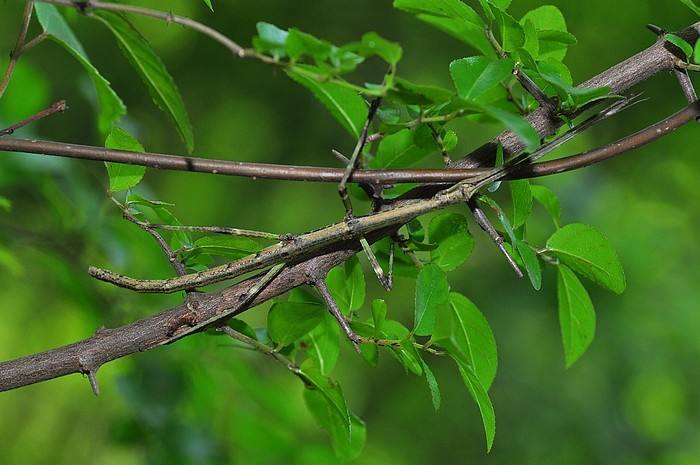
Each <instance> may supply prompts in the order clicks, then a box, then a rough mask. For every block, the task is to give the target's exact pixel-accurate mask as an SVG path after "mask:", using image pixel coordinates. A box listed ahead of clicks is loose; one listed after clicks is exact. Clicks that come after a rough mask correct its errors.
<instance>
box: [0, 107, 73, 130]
mask: <svg viewBox="0 0 700 465" xmlns="http://www.w3.org/2000/svg"><path fill="white" fill-rule="evenodd" d="M66 108H68V107H67V106H66V101H65V100H60V101H58V102H56V103H54V104H53V105H51V106H50V107H49V108H46V109H45V110H41V111H40V112H38V113H35V114H33V115H32V116H30V117H29V118H26V119H23V120H22V121H20V122H18V123H15V124H13V125H12V126H10V127H7V128H5V129H0V137H2V136H7V135H9V134H12V133H14V132H15V131H16V130H18V129H21V128H23V127H24V126H27V125H29V124H31V123H33V122H35V121H37V120H40V119H42V118H46V117H47V116H51V115H53V114H54V113H61V112H64V111H65V110H66Z"/></svg>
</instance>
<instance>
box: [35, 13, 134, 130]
mask: <svg viewBox="0 0 700 465" xmlns="http://www.w3.org/2000/svg"><path fill="white" fill-rule="evenodd" d="M34 10H35V11H36V16H37V19H38V21H39V24H41V27H42V29H43V30H44V31H45V32H46V33H47V34H49V37H50V38H51V39H52V40H54V41H55V42H56V43H58V44H59V45H61V46H62V47H63V48H65V49H66V50H67V51H69V52H70V53H71V55H73V56H74V57H75V58H76V59H77V60H78V61H79V62H80V64H81V65H83V68H85V71H87V73H88V75H89V76H90V79H91V80H92V83H93V85H94V86H95V91H96V93H97V101H98V104H99V107H100V112H99V115H98V128H99V130H100V132H101V133H103V134H106V133H108V132H109V131H110V129H111V127H112V125H113V124H114V123H115V122H116V121H117V120H118V119H119V118H121V117H122V116H123V115H125V114H126V107H125V106H124V103H123V102H122V101H121V99H120V98H119V96H118V95H117V94H116V93H115V92H114V90H112V87H111V86H110V84H109V81H107V80H106V79H105V78H104V77H102V75H101V74H100V73H99V71H97V69H96V68H95V67H94V66H93V65H92V63H90V59H89V58H88V56H87V54H86V53H85V50H84V49H83V46H82V45H81V44H80V42H79V41H78V39H77V37H75V34H73V31H72V30H71V28H70V26H68V23H66V21H65V20H64V19H63V16H61V14H60V13H59V12H58V10H57V9H56V7H55V6H53V5H48V4H46V3H35V4H34Z"/></svg>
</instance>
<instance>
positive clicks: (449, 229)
mask: <svg viewBox="0 0 700 465" xmlns="http://www.w3.org/2000/svg"><path fill="white" fill-rule="evenodd" d="M428 234H429V239H430V242H432V243H434V244H437V248H435V249H433V250H432V251H431V252H430V260H431V261H432V262H433V263H435V264H436V265H438V266H439V267H440V268H442V269H443V270H444V271H452V270H454V269H456V268H457V267H458V266H460V265H461V264H462V263H464V261H465V260H466V259H467V258H469V256H470V255H471V253H472V251H473V250H474V238H473V237H472V235H471V234H470V233H469V228H468V227H467V219H466V217H465V216H464V215H460V214H458V213H449V212H448V213H441V214H439V215H436V216H434V217H433V218H432V220H430V226H429V228H428Z"/></svg>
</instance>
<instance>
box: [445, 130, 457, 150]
mask: <svg viewBox="0 0 700 465" xmlns="http://www.w3.org/2000/svg"><path fill="white" fill-rule="evenodd" d="M457 142H459V139H458V138H457V133H456V132H454V131H453V130H451V129H450V130H449V131H447V132H445V134H444V135H443V136H442V148H443V149H444V150H445V151H446V152H450V151H452V150H454V149H455V147H457Z"/></svg>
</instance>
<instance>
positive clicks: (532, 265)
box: [515, 240, 542, 291]
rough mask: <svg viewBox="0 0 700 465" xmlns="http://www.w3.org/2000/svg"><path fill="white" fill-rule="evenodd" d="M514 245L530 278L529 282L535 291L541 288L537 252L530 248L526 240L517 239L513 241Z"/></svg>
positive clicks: (540, 268) (540, 267)
mask: <svg viewBox="0 0 700 465" xmlns="http://www.w3.org/2000/svg"><path fill="white" fill-rule="evenodd" d="M515 247H516V249H517V250H518V254H519V255H520V258H521V259H522V261H523V265H524V266H525V271H527V276H528V278H530V283H531V284H532V287H533V288H535V290H536V291H539V290H540V289H541V288H542V266H541V265H540V260H539V258H537V254H536V253H535V252H534V251H533V250H532V248H531V247H530V246H529V245H528V243H527V242H525V241H521V240H518V241H516V242H515Z"/></svg>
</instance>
